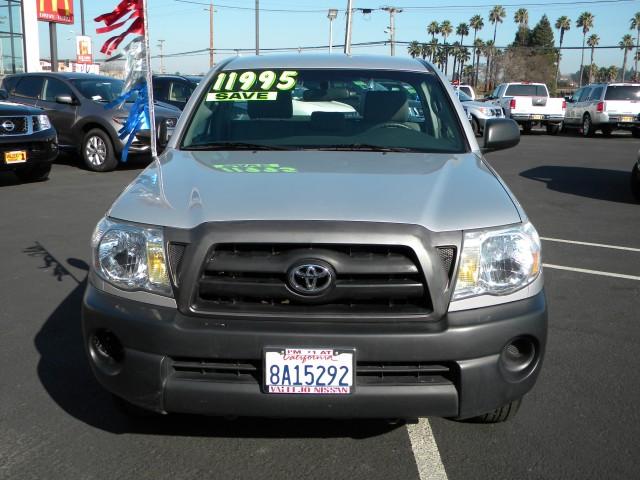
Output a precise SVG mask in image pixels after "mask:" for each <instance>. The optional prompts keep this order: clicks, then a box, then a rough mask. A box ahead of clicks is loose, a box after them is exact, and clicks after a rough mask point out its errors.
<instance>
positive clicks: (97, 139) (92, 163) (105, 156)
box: [81, 128, 118, 172]
mask: <svg viewBox="0 0 640 480" xmlns="http://www.w3.org/2000/svg"><path fill="white" fill-rule="evenodd" d="M81 148H82V150H81V154H82V159H83V160H84V163H85V165H86V166H87V168H88V169H89V170H93V171H94V172H109V171H111V170H113V169H114V168H116V167H117V166H118V159H117V158H116V155H115V151H114V149H113V144H112V143H111V139H110V138H109V135H107V133H106V132H105V131H104V130H101V129H99V128H94V129H93V130H89V131H88V132H87V133H86V134H85V136H84V138H83V139H82V147H81Z"/></svg>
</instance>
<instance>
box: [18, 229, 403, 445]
mask: <svg viewBox="0 0 640 480" xmlns="http://www.w3.org/2000/svg"><path fill="white" fill-rule="evenodd" d="M24 253H25V254H27V255H30V256H41V257H42V259H43V266H42V267H41V268H43V269H44V268H53V272H54V273H53V277H54V279H55V281H62V280H64V279H67V278H68V279H71V280H73V281H74V282H75V283H76V286H75V287H74V289H73V291H72V292H71V293H70V294H69V295H68V296H67V297H66V298H65V299H64V300H63V302H62V303H61V304H60V305H58V307H57V308H56V309H55V310H54V311H53V313H52V314H51V315H50V316H49V318H48V319H47V320H46V322H45V323H44V325H43V327H42V328H41V330H40V331H39V332H38V334H37V335H36V337H35V342H34V343H35V346H36V348H37V350H38V353H39V354H40V359H39V362H38V367H37V371H38V377H39V379H40V382H41V383H42V385H43V386H44V388H45V389H46V391H47V393H48V394H49V395H50V396H51V398H52V399H53V400H54V401H55V402H56V403H57V404H58V405H59V406H60V407H61V408H62V409H63V410H64V411H65V412H67V413H68V414H69V415H71V416H73V417H75V418H77V419H78V420H80V421H82V422H84V423H86V424H88V425H91V426H93V427H95V428H99V429H101V430H105V431H108V432H111V433H116V434H122V433H142V434H148V435H174V436H204V437H222V438H224V437H229V438H332V437H350V438H355V439H359V438H368V437H374V436H377V435H382V434H385V433H388V432H390V431H392V430H394V429H396V428H399V427H400V426H401V425H402V423H399V424H390V423H388V422H386V421H382V420H353V421H346V420H345V421H342V420H335V421H334V420H307V419H300V420H296V419H265V418H240V419H237V420H233V421H232V420H226V419H223V418H217V417H201V416H196V415H179V414H171V415H166V416H161V415H157V416H152V417H149V418H136V419H132V418H129V417H127V416H125V415H124V414H122V413H121V412H120V411H119V410H118V409H117V408H116V406H115V402H113V400H112V398H111V394H110V393H108V392H107V391H106V390H104V389H103V388H102V387H101V386H100V385H99V384H98V382H97V381H96V380H95V378H94V376H93V374H92V373H91V369H90V367H89V364H88V361H87V357H86V356H85V350H84V345H83V339H82V331H81V323H80V310H81V305H82V297H83V294H84V290H85V287H86V283H87V279H86V274H85V276H84V278H83V279H78V278H76V277H75V276H74V275H73V274H72V273H71V272H70V271H69V269H68V268H67V267H66V266H65V264H63V263H62V262H60V261H59V260H57V259H56V258H55V257H54V256H53V255H51V253H50V252H48V251H47V250H46V248H45V247H44V246H42V245H41V244H40V243H38V242H36V243H35V244H34V245H33V246H31V247H28V248H26V249H25V250H24ZM67 264H68V265H70V266H72V267H74V268H77V269H81V270H84V271H85V272H88V269H89V267H88V265H87V264H86V263H85V262H84V261H82V260H79V259H75V258H69V259H67Z"/></svg>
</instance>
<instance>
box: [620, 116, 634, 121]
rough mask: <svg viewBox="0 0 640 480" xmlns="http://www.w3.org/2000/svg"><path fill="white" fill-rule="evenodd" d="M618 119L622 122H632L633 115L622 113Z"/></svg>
mask: <svg viewBox="0 0 640 480" xmlns="http://www.w3.org/2000/svg"><path fill="white" fill-rule="evenodd" d="M620 121H621V122H624V123H631V122H633V116H631V115H623V116H622V117H620Z"/></svg>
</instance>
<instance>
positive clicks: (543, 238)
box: [540, 237, 640, 252]
mask: <svg viewBox="0 0 640 480" xmlns="http://www.w3.org/2000/svg"><path fill="white" fill-rule="evenodd" d="M540 240H545V241H547V242H559V243H570V244H573V245H584V246H586V247H600V248H612V249H614V250H626V251H628V252H640V248H633V247H622V246H620V245H607V244H606V243H591V242H579V241H577V240H564V239H562V238H550V237H540Z"/></svg>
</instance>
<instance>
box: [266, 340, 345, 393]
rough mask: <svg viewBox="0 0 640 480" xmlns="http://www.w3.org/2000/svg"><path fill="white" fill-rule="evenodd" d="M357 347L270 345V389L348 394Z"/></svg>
mask: <svg viewBox="0 0 640 480" xmlns="http://www.w3.org/2000/svg"><path fill="white" fill-rule="evenodd" d="M353 365H354V350H336V349H332V348H311V349H309V348H269V349H266V350H265V352H264V367H265V368H264V377H265V378H264V384H265V390H266V391H267V393H280V394H287V393H288V394H309V395H314V394H315V395H348V394H350V393H352V392H353V370H354V367H353Z"/></svg>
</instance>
